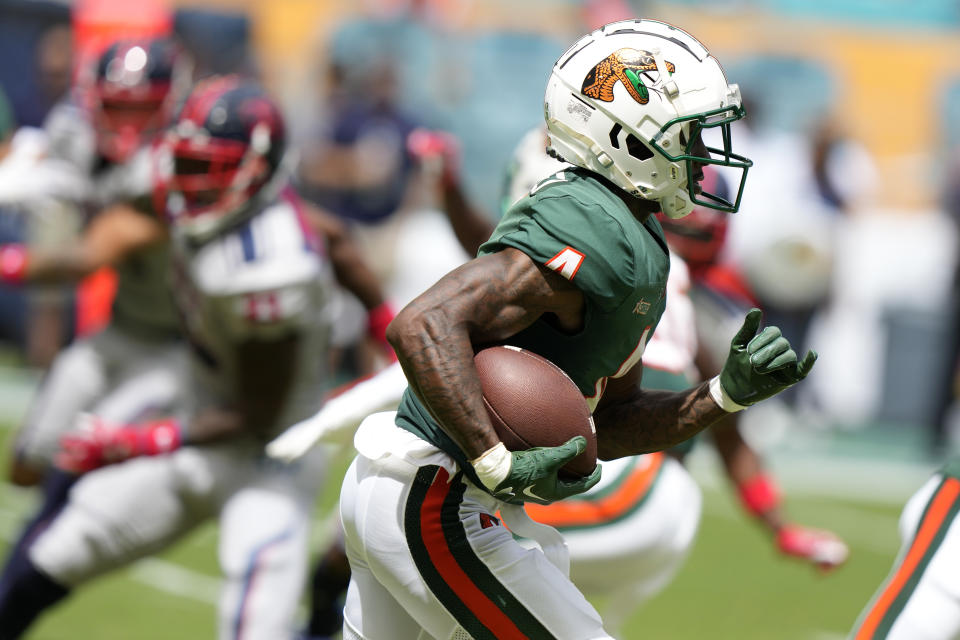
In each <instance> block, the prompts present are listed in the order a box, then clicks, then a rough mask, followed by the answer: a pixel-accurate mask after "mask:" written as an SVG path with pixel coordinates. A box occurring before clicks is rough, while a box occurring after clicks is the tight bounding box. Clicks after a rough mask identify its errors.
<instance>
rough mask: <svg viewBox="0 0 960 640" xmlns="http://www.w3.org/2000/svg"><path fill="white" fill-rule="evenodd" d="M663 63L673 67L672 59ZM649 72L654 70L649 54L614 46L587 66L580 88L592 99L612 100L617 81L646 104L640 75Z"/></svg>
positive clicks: (646, 100)
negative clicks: (607, 53) (601, 58)
mask: <svg viewBox="0 0 960 640" xmlns="http://www.w3.org/2000/svg"><path fill="white" fill-rule="evenodd" d="M666 66H667V71H668V72H669V73H673V72H674V71H675V70H676V66H675V65H674V64H673V63H672V62H667V63H666ZM650 71H657V63H656V61H655V60H654V59H653V54H652V53H650V52H649V51H640V50H637V49H629V48H623V49H617V50H616V51H614V52H613V53H611V54H610V55H609V56H607V57H606V58H604V59H603V60H601V61H600V62H598V63H597V65H596V66H595V67H593V68H592V69H590V71H589V72H588V73H587V76H586V77H585V78H584V79H583V86H582V87H580V91H581V92H582V93H583V95H585V96H588V97H590V98H594V99H595V100H602V101H603V102H613V87H614V85H615V84H617V81H620V82H622V83H623V86H624V87H626V89H627V92H628V93H629V94H630V97H632V98H633V99H634V100H636V101H637V102H639V103H640V104H647V103H648V102H650V93H649V91H648V90H647V87H646V85H645V84H644V83H643V79H642V78H641V77H640V76H641V74H644V73H647V72H650Z"/></svg>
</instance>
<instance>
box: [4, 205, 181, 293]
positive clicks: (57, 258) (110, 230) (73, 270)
mask: <svg viewBox="0 0 960 640" xmlns="http://www.w3.org/2000/svg"><path fill="white" fill-rule="evenodd" d="M166 239H167V230H166V227H165V226H164V225H163V223H161V222H160V221H159V220H158V219H156V218H155V217H153V216H150V215H146V214H144V213H141V212H139V211H137V210H136V209H134V208H133V207H132V206H130V205H127V204H118V205H114V206H112V207H109V208H107V209H105V210H103V211H102V212H100V213H98V214H97V215H96V216H94V218H93V219H92V220H91V221H90V224H89V225H88V226H87V228H86V230H85V231H84V234H83V236H82V237H81V238H80V241H79V242H77V243H76V244H73V245H71V246H69V247H65V248H63V249H60V250H57V251H43V252H30V254H29V256H28V257H27V259H26V261H25V272H24V276H23V279H24V280H25V281H26V282H31V283H38V284H39V283H62V282H75V281H77V280H80V279H82V278H84V277H86V276H88V275H90V274H91V273H93V272H94V271H96V270H97V269H99V268H101V267H105V266H112V265H115V264H117V263H118V262H120V261H122V260H123V259H124V258H126V257H127V256H129V255H130V254H132V253H135V252H137V251H140V250H143V249H145V248H146V247H149V246H153V245H156V244H159V243H161V242H165V241H166Z"/></svg>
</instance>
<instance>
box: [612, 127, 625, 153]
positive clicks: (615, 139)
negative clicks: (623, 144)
mask: <svg viewBox="0 0 960 640" xmlns="http://www.w3.org/2000/svg"><path fill="white" fill-rule="evenodd" d="M621 131H623V127H622V126H621V125H620V123H619V122H614V123H613V127H611V129H610V146H611V147H613V148H614V149H619V148H620V132H621Z"/></svg>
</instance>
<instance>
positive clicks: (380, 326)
mask: <svg viewBox="0 0 960 640" xmlns="http://www.w3.org/2000/svg"><path fill="white" fill-rule="evenodd" d="M395 315H396V314H395V313H394V312H393V307H392V306H390V303H389V302H381V303H380V304H379V305H377V306H376V307H374V308H373V309H370V311H368V312H367V333H368V334H369V335H370V337H371V338H373V339H374V340H376V341H377V342H378V343H379V344H380V345H382V346H383V348H384V349H386V352H387V354H388V355H389V356H390V359H391V361H392V360H396V359H397V354H396V353H394V351H393V347H392V346H391V345H390V343H389V342H387V325H388V324H390V322H391V321H392V320H393V317H394V316H395Z"/></svg>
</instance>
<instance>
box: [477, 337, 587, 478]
mask: <svg viewBox="0 0 960 640" xmlns="http://www.w3.org/2000/svg"><path fill="white" fill-rule="evenodd" d="M474 362H475V363H476V365H477V372H478V373H479V374H480V385H481V386H482V388H483V399H484V404H485V405H486V407H487V413H488V414H489V415H490V420H491V421H492V422H493V426H494V428H495V429H496V430H497V435H499V436H500V440H502V441H503V444H504V445H505V446H506V447H507V449H509V450H510V451H523V450H525V449H529V448H531V447H555V446H557V445H561V444H563V443H564V442H566V441H567V440H569V439H570V438H572V437H574V436H583V437H585V438H586V439H587V449H586V451H584V452H583V453H581V454H580V455H579V456H577V457H576V458H574V459H573V460H571V461H570V462H568V463H567V464H565V465H564V466H563V468H562V469H561V473H563V474H564V475H569V476H575V477H582V476H586V475H589V474H590V473H592V472H593V470H594V468H595V467H596V466H597V432H596V430H595V429H594V426H593V418H592V417H591V415H590V408H589V407H588V406H587V401H586V400H585V399H584V397H583V394H581V393H580V390H579V389H578V388H577V385H576V384H575V383H574V382H573V380H571V379H570V377H569V376H568V375H567V374H566V373H564V372H563V370H562V369H560V367H558V366H557V365H555V364H553V363H552V362H550V361H549V360H547V359H546V358H544V357H542V356H539V355H537V354H536V353H534V352H532V351H528V350H526V349H521V348H519V347H510V346H497V347H488V348H486V349H483V350H481V351H480V352H479V353H477V355H476V356H475V357H474Z"/></svg>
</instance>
